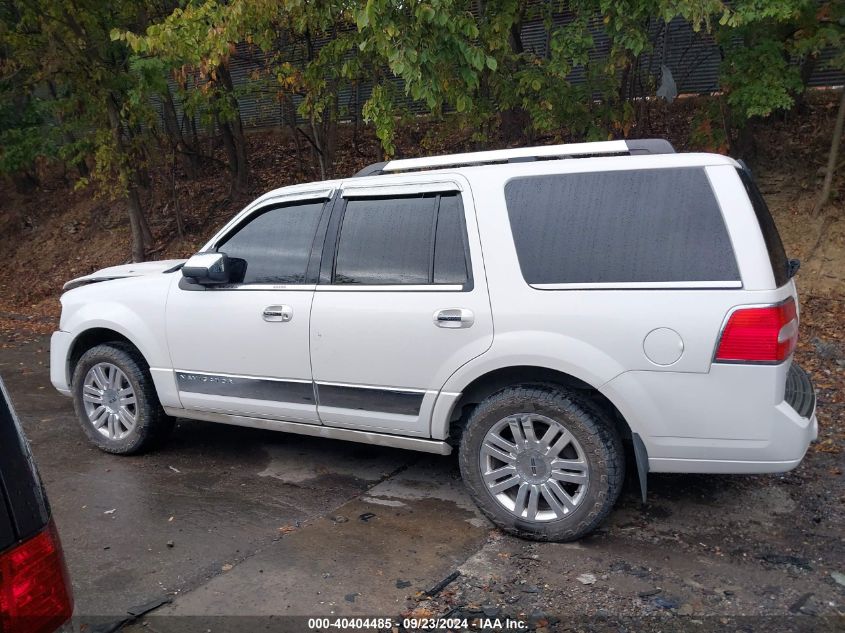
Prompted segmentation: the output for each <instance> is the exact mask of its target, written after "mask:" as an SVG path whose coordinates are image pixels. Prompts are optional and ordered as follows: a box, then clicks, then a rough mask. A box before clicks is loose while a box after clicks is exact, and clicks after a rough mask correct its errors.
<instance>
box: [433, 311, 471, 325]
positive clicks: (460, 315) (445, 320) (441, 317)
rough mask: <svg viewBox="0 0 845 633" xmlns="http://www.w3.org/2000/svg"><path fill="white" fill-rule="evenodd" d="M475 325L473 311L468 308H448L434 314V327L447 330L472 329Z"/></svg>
mask: <svg viewBox="0 0 845 633" xmlns="http://www.w3.org/2000/svg"><path fill="white" fill-rule="evenodd" d="M473 323H475V315H474V314H473V313H472V310H467V309H466V308H446V309H444V310H438V311H437V312H435V313H434V325H436V326H437V327H445V328H463V327H470V326H471V325H472V324H473Z"/></svg>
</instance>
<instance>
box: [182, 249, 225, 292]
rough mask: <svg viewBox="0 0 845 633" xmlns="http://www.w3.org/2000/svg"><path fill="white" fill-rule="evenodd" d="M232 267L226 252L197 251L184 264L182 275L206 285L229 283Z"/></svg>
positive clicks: (196, 282)
mask: <svg viewBox="0 0 845 633" xmlns="http://www.w3.org/2000/svg"><path fill="white" fill-rule="evenodd" d="M230 268H231V266H230V265H229V258H228V257H227V256H226V253H197V254H196V255H194V256H193V257H191V258H190V259H189V260H188V261H186V262H185V265H184V266H182V276H183V277H186V278H187V279H188V280H189V281H192V282H193V283H195V284H201V285H204V286H205V285H214V284H227V283H229V278H230V273H231V271H230Z"/></svg>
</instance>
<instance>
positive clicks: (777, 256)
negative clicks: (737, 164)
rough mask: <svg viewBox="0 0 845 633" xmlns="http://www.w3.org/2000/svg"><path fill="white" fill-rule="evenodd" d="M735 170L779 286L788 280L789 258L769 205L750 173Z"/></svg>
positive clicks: (776, 283)
mask: <svg viewBox="0 0 845 633" xmlns="http://www.w3.org/2000/svg"><path fill="white" fill-rule="evenodd" d="M737 171H738V172H739V177H740V178H741V179H742V184H743V185H745V191H746V192H747V193H748V197H749V198H750V199H751V205H752V206H753V207H754V213H755V214H756V215H757V223H758V224H759V225H760V230H761V231H762V233H763V241H764V242H765V243H766V250H767V251H768V252H769V261H770V262H771V263H772V272H773V273H774V275H775V285H776V286H778V287H780V286H782V285H783V284H785V283H786V282H787V281H789V259H788V258H787V256H786V250H785V249H784V248H783V242H782V241H781V239H780V233H778V229H777V227H776V226H775V220H774V218H772V214H771V213H770V212H769V207H768V206H767V205H766V201H765V200H764V199H763V195H762V194H761V193H760V190H759V189H758V188H757V185H756V184H754V180H753V179H752V178H751V174H749V173H748V172H747V171H745V170H744V169H737Z"/></svg>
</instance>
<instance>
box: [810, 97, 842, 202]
mask: <svg viewBox="0 0 845 633" xmlns="http://www.w3.org/2000/svg"><path fill="white" fill-rule="evenodd" d="M843 125H845V88H843V89H842V95H841V96H840V97H839V110H838V112H837V113H836V123H835V124H834V126H833V138H832V139H831V141H830V153H829V154H828V157H827V169H826V170H825V173H824V184H822V191H821V193H820V194H819V199H818V200H817V201H816V206H815V207H813V215H818V214H819V213H821V210H822V209H823V208H824V206H825V205H826V204H827V202H828V200H830V190H831V188H832V187H833V176H834V174H835V173H836V160H837V158H838V157H839V145H840V143H841V142H842V128H843Z"/></svg>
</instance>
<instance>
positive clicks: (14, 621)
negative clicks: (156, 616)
mask: <svg viewBox="0 0 845 633" xmlns="http://www.w3.org/2000/svg"><path fill="white" fill-rule="evenodd" d="M72 611H73V600H72V596H71V588H70V582H69V580H68V574H67V568H66V567H65V561H64V557H63V555H62V548H61V544H60V542H59V536H58V533H57V532H56V527H55V525H54V524H53V520H52V517H51V515H50V506H49V504H48V503H47V497H46V496H45V494H44V490H43V489H42V487H41V480H40V479H39V477H38V471H37V469H36V467H35V462H34V461H33V459H32V453H31V452H30V450H29V444H27V441H26V439H25V438H24V436H23V432H22V431H21V427H20V424H19V423H18V419H17V416H16V415H15V412H14V410H13V409H12V405H11V401H10V400H9V395H8V393H7V392H6V389H5V387H4V385H3V382H2V380H0V631H2V632H3V633H46V632H47V631H53V630H55V629H57V628H58V627H60V626H61V625H62V624H64V623H65V622H66V621H67V620H68V619H69V618H70V616H71V612H72Z"/></svg>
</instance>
